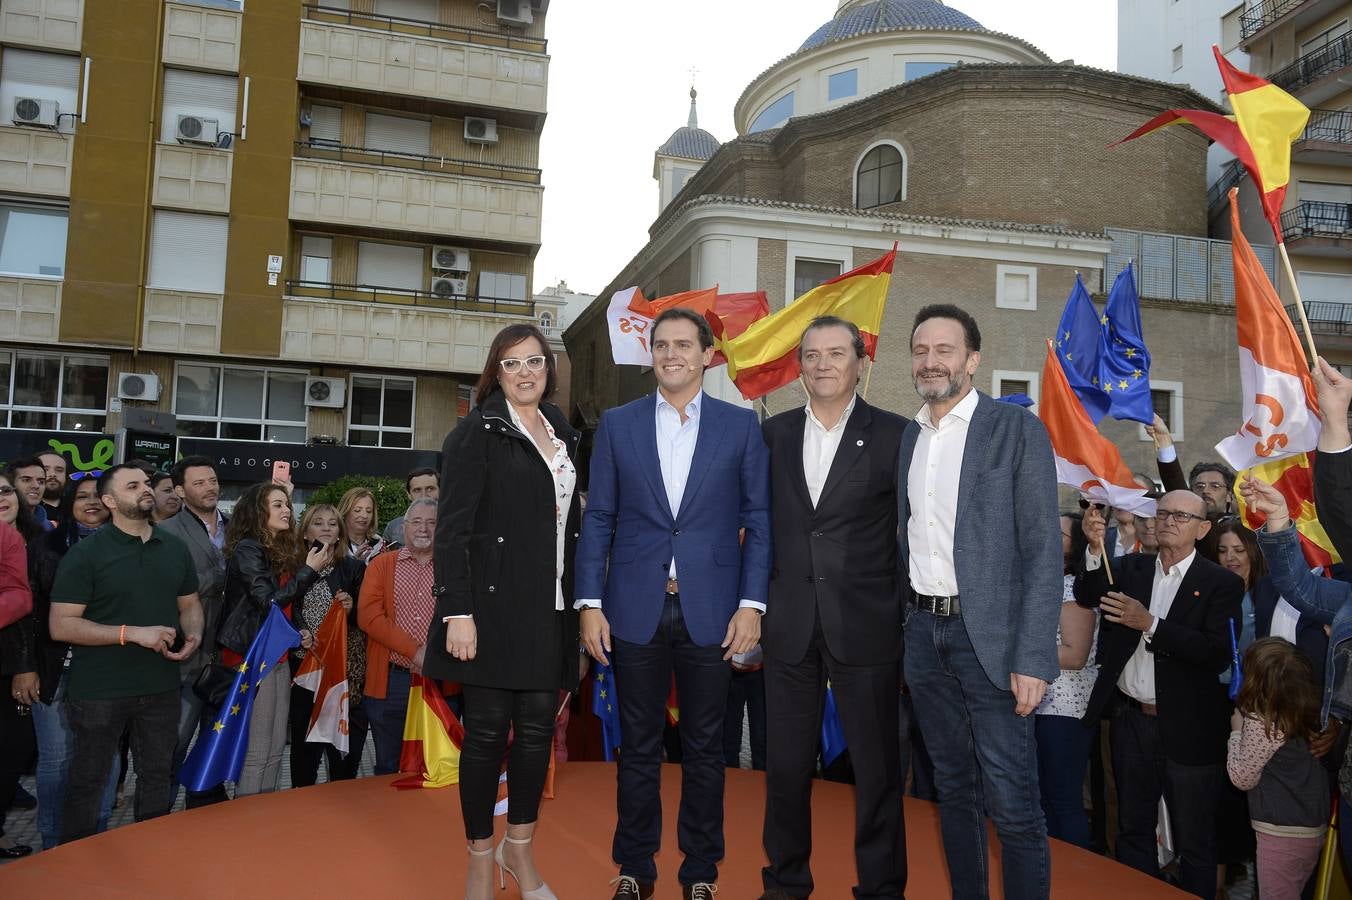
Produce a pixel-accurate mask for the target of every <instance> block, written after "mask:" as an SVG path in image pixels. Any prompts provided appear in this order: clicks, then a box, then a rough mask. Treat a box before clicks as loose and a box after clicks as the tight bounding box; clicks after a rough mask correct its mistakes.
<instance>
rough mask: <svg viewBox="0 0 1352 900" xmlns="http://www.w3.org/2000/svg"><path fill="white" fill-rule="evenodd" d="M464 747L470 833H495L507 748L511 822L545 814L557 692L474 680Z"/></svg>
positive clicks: (463, 797)
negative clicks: (542, 805) (543, 803)
mask: <svg viewBox="0 0 1352 900" xmlns="http://www.w3.org/2000/svg"><path fill="white" fill-rule="evenodd" d="M463 691H464V699H465V746H464V747H462V748H461V750H460V813H461V815H463V816H464V819H465V837H466V838H467V839H468V840H471V841H479V840H484V839H485V838H491V837H492V836H493V807H494V806H495V805H496V804H497V800H498V773H500V772H501V771H502V757H503V756H504V755H505V754H506V753H507V736H508V728H511V730H512V734H513V737H512V749H511V755H510V756H508V758H507V824H508V825H528V824H530V823H531V822H534V821H535V820H536V819H537V818H539V815H540V795H541V794H542V793H544V789H545V778H546V776H547V775H548V774H549V757H550V754H552V753H553V752H554V714H555V712H557V710H558V703H559V692H558V691H507V690H500V689H498V688H490V687H481V686H478V685H473V684H466V685H464V686H463Z"/></svg>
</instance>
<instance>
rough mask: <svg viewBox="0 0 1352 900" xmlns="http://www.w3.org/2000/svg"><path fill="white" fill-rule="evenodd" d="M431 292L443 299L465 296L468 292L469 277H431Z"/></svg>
mask: <svg viewBox="0 0 1352 900" xmlns="http://www.w3.org/2000/svg"><path fill="white" fill-rule="evenodd" d="M432 293H433V294H434V295H435V296H437V297H440V298H441V299H443V300H450V299H451V298H453V297H464V296H467V295H468V294H469V279H468V278H433V279H432Z"/></svg>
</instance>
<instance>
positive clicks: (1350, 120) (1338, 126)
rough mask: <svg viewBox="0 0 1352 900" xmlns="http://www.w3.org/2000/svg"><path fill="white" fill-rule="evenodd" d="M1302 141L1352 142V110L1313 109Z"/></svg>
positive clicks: (1301, 137)
mask: <svg viewBox="0 0 1352 900" xmlns="http://www.w3.org/2000/svg"><path fill="white" fill-rule="evenodd" d="M1300 139H1301V140H1302V141H1321V142H1323V143H1326V144H1352V112H1349V111H1348V110H1345V109H1312V110H1310V121H1309V124H1307V125H1306V126H1305V133H1304V134H1302V135H1301V136H1300Z"/></svg>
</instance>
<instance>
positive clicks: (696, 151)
mask: <svg viewBox="0 0 1352 900" xmlns="http://www.w3.org/2000/svg"><path fill="white" fill-rule="evenodd" d="M695 96H696V92H695V89H694V88H693V87H692V88H691V89H690V118H689V120H688V121H687V122H686V124H685V125H684V126H682V127H681V128H677V129H676V130H675V131H673V132H672V133H671V137H669V138H667V142H666V143H665V144H663V145H662V146H661V147H658V148H657V153H658V155H659V156H676V157H680V158H681V159H697V160H699V161H700V162H704V161H706V160H709V159H711V158H712V157H713V155H714V153H715V152H716V151H717V150H718V148H719V147H720V146H721V145H720V144H719V142H718V138H716V137H714V136H713V135H712V134H710V133H709V132H707V131H705V130H704V129H703V128H700V127H699V117H698V115H697V114H696V112H695Z"/></svg>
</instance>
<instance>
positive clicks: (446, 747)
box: [394, 675, 465, 790]
mask: <svg viewBox="0 0 1352 900" xmlns="http://www.w3.org/2000/svg"><path fill="white" fill-rule="evenodd" d="M464 743H465V726H464V725H462V724H461V723H460V720H459V719H457V718H456V717H455V714H454V713H452V712H451V708H450V707H449V706H447V705H446V698H445V697H443V696H442V695H441V690H440V689H439V688H438V686H437V682H436V681H434V680H433V679H431V678H424V677H423V676H421V675H413V676H411V678H410V682H409V688H408V714H407V716H405V718H404V747H403V750H402V751H401V752H400V754H399V771H400V772H407V773H409V774H408V775H407V777H404V778H400V779H398V780H397V781H395V782H394V787H397V788H399V789H400V790H409V789H413V788H440V787H446V786H447V785H451V784H458V783H459V781H460V748H461V747H462V746H464Z"/></svg>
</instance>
